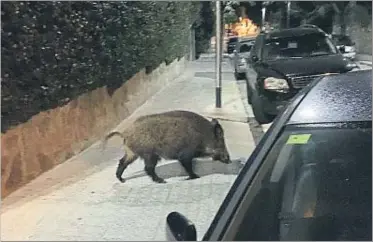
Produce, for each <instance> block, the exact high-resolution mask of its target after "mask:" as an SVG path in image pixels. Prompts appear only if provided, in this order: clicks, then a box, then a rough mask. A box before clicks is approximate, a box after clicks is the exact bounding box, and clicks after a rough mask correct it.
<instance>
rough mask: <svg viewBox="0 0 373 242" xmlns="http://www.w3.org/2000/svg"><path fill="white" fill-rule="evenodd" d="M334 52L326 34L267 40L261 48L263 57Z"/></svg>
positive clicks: (300, 56) (334, 49)
mask: <svg viewBox="0 0 373 242" xmlns="http://www.w3.org/2000/svg"><path fill="white" fill-rule="evenodd" d="M336 53H337V49H336V47H335V46H334V44H333V43H332V41H331V40H330V39H329V38H327V37H326V36H324V35H322V34H307V35H301V36H291V37H281V38H273V39H269V40H267V41H266V43H265V45H264V48H263V59H265V60H276V59H283V58H302V57H309V56H319V55H329V54H336Z"/></svg>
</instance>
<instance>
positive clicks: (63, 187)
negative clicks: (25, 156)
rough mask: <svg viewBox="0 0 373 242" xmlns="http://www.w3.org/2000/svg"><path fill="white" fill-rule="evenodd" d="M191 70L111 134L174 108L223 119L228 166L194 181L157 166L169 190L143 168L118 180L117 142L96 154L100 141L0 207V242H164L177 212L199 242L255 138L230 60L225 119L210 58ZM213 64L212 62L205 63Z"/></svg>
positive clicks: (212, 166) (213, 167)
mask: <svg viewBox="0 0 373 242" xmlns="http://www.w3.org/2000/svg"><path fill="white" fill-rule="evenodd" d="M202 59H203V61H196V62H194V63H192V64H191V67H190V68H189V70H187V71H186V72H185V74H184V75H183V76H181V77H180V78H179V79H178V80H176V82H174V83H172V84H171V85H169V86H166V87H165V88H164V89H163V90H161V91H160V92H159V93H157V94H156V95H155V96H154V97H153V98H151V99H150V100H148V101H147V102H146V103H145V104H144V105H143V106H142V107H140V108H139V109H138V110H137V111H136V112H135V113H134V114H133V115H132V116H131V117H130V118H129V119H127V120H124V121H123V122H122V123H121V124H120V125H119V126H118V127H117V128H116V130H121V129H123V128H124V127H125V126H126V125H128V124H129V122H131V121H132V120H134V118H135V117H138V116H140V115H143V114H149V113H156V112H161V111H166V110H173V109H184V110H191V111H194V112H198V113H201V114H203V115H206V116H209V117H213V116H215V117H220V118H222V119H224V120H221V121H220V122H221V124H222V126H223V128H224V130H225V135H226V139H227V140H226V143H227V146H228V150H229V151H230V153H231V158H232V159H233V160H234V162H232V164H229V165H227V164H223V163H220V162H212V161H210V160H199V161H197V163H196V173H197V174H199V175H200V176H201V178H200V179H196V180H185V178H186V177H187V176H186V174H185V172H184V171H183V169H182V168H181V167H180V165H179V164H178V163H177V162H176V161H162V162H161V163H160V164H159V165H158V167H157V172H158V174H159V176H160V177H162V178H165V179H166V181H167V184H155V183H153V182H152V181H151V180H150V179H149V178H148V177H147V176H146V175H145V174H144V172H143V162H142V161H137V162H135V163H133V164H132V165H131V166H129V167H128V169H127V170H126V171H125V173H124V177H125V178H126V179H127V181H126V183H124V184H121V183H119V182H118V181H117V179H116V178H115V175H114V174H115V169H116V166H117V162H118V159H119V158H120V157H121V156H122V155H123V151H122V149H121V148H122V147H121V143H122V142H121V140H120V139H119V138H118V139H117V138H113V139H112V140H111V142H109V143H108V147H107V149H106V150H105V151H104V152H101V149H100V143H99V142H97V143H96V144H94V145H93V146H92V147H90V148H89V149H87V150H86V151H84V152H83V153H81V154H80V155H78V156H76V157H73V158H72V159H70V160H68V161H66V162H65V163H63V164H61V165H59V166H57V167H56V168H55V169H53V170H51V171H50V172H47V173H45V174H43V175H42V176H40V177H39V178H38V179H36V180H35V181H33V182H32V183H30V184H29V185H28V186H26V187H24V188H22V189H20V190H18V191H17V192H15V193H13V194H11V195H10V196H9V197H7V198H6V199H5V200H4V201H2V202H3V206H2V214H1V225H2V226H1V238H2V239H3V240H65V241H66V240H75V241H77V240H101V241H102V240H116V241H125V240H147V241H151V240H165V219H166V216H167V214H168V213H169V212H172V211H179V212H181V213H183V214H185V215H186V216H188V217H189V218H190V219H191V220H192V221H194V222H195V224H196V227H197V231H198V232H197V234H198V237H199V239H201V238H202V236H203V235H204V233H205V231H206V230H207V228H208V226H209V225H210V223H211V221H212V219H213V217H214V215H215V213H216V211H217V209H218V208H219V206H220V204H221V202H222V200H223V199H224V197H225V195H226V193H227V192H228V190H229V188H230V186H231V184H232V182H233V181H234V179H235V177H236V176H237V174H238V172H239V170H240V169H241V167H242V163H241V162H240V160H241V161H244V160H246V159H247V157H248V156H249V155H250V154H251V152H252V150H253V149H254V141H253V137H252V135H251V133H250V129H249V126H248V124H247V123H245V122H243V121H245V119H246V118H247V114H246V112H245V109H244V106H243V103H242V100H241V96H240V94H239V90H238V88H237V84H236V81H235V80H234V77H233V74H232V72H231V67H230V66H229V63H228V62H227V60H226V61H225V62H224V63H223V65H222V70H223V87H222V90H223V94H222V100H223V107H224V108H223V111H224V112H223V113H217V112H214V102H215V96H214V95H215V88H214V85H215V80H214V77H215V73H214V63H215V62H214V59H213V58H209V57H207V58H202ZM208 59H211V61H207V60H208Z"/></svg>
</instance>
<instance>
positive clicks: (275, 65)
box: [267, 54, 347, 76]
mask: <svg viewBox="0 0 373 242" xmlns="http://www.w3.org/2000/svg"><path fill="white" fill-rule="evenodd" d="M267 64H268V65H269V68H271V69H273V70H275V71H277V72H280V73H282V74H283V75H286V76H290V75H291V76H292V75H312V74H319V73H332V72H333V73H339V72H341V71H343V70H345V69H346V65H347V62H346V61H345V60H344V59H343V56H342V55H339V54H336V55H327V56H315V57H305V58H289V59H279V60H273V61H267Z"/></svg>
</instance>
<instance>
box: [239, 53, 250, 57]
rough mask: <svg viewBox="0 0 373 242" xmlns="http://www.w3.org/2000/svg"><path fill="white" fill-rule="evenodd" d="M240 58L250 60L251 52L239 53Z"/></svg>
mask: <svg viewBox="0 0 373 242" xmlns="http://www.w3.org/2000/svg"><path fill="white" fill-rule="evenodd" d="M238 57H240V58H249V57H250V52H242V53H239V54H238Z"/></svg>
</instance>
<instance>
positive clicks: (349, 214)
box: [167, 70, 372, 241]
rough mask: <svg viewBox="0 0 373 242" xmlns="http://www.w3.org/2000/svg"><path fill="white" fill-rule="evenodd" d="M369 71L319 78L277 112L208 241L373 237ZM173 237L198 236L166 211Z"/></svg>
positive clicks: (182, 218)
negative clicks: (283, 109) (284, 108)
mask: <svg viewBox="0 0 373 242" xmlns="http://www.w3.org/2000/svg"><path fill="white" fill-rule="evenodd" d="M371 89H372V70H364V71H356V72H349V73H345V74H340V75H335V76H328V77H323V78H320V79H317V80H315V81H314V82H313V83H312V84H310V85H309V86H308V87H306V88H304V89H303V90H302V91H301V92H299V93H298V94H297V95H296V96H295V98H294V99H293V100H292V102H290V103H289V105H288V106H287V108H286V110H285V111H284V112H283V113H282V114H280V115H278V116H277V118H276V120H275V122H274V123H273V124H272V125H271V127H270V128H269V130H268V131H267V133H266V134H265V135H264V136H263V138H262V139H261V141H260V142H259V144H258V145H257V147H256V148H255V150H254V152H253V153H252V155H251V156H250V158H249V159H248V161H247V162H246V164H245V165H244V167H243V168H242V170H241V171H240V173H239V175H238V177H237V178H236V180H235V182H234V183H233V185H232V187H231V189H230V191H229V192H228V194H227V196H226V198H225V199H224V201H223V203H222V205H221V206H220V208H219V210H218V212H217V214H216V215H215V217H214V219H213V221H212V223H211V225H210V227H209V229H208V230H207V232H206V234H205V235H204V237H203V239H202V240H203V241H266V240H267V241H268V240H287V241H302V240H306V241H307V240H308V241H310V240H313V241H315V240H316V241H317V240H319V241H338V240H346V241H347V240H349V241H362V240H366V241H371V240H372V90H371ZM167 229H168V232H169V233H168V235H169V236H172V237H169V239H171V240H172V239H176V240H189V241H195V240H197V231H196V228H195V226H194V224H193V222H192V221H190V220H188V219H187V218H186V217H185V216H183V215H182V214H180V213H178V212H173V213H170V214H169V215H168V217H167Z"/></svg>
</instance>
